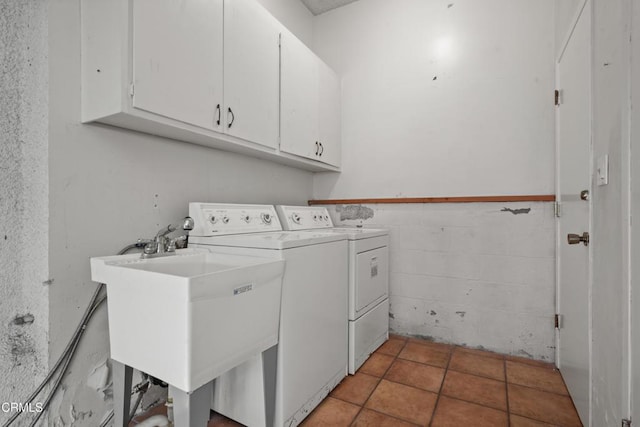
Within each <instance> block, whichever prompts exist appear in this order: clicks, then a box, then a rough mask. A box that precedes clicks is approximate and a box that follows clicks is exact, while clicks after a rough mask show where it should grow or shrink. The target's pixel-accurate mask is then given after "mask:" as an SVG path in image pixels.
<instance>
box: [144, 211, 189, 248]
mask: <svg viewBox="0 0 640 427" xmlns="http://www.w3.org/2000/svg"><path fill="white" fill-rule="evenodd" d="M177 229H178V226H176V225H172V224H169V225H167V226H166V227H162V228H161V229H160V231H158V233H157V234H156V237H154V238H153V240H151V241H149V242H148V243H147V244H146V245H145V247H144V250H143V251H142V255H141V257H142V258H155V257H161V256H167V255H173V254H175V252H176V246H177V245H178V243H182V242H185V241H186V240H187V235H186V234H184V235H181V236H178V237H175V238H173V239H170V238H168V237H167V234H169V233H172V232H174V231H176V230H177ZM182 229H183V230H184V231H189V230H193V219H192V218H191V217H185V218H184V220H183V222H182Z"/></svg>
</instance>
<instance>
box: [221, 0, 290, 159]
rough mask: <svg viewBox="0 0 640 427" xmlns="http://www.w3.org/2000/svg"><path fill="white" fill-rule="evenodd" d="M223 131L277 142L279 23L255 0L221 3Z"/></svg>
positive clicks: (270, 145) (265, 142) (228, 0)
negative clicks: (222, 6) (222, 17)
mask: <svg viewBox="0 0 640 427" xmlns="http://www.w3.org/2000/svg"><path fill="white" fill-rule="evenodd" d="M224 22H225V27H224V100H225V102H224V105H225V109H224V114H223V116H224V120H225V122H224V125H225V132H226V133H228V134H229V135H233V136H237V137H238V138H242V139H246V140H247V141H254V142H257V143H260V144H263V145H267V146H269V147H273V148H277V147H278V131H279V126H278V120H279V96H280V86H279V78H280V76H279V69H280V63H279V61H280V52H279V37H280V32H281V29H282V26H281V25H280V23H279V22H278V21H277V20H276V19H275V18H274V17H273V16H271V15H270V14H269V12H267V11H266V10H265V9H263V8H262V6H260V5H259V4H258V3H257V2H256V1H255V0H225V2H224Z"/></svg>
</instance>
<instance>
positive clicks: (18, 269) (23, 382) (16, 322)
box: [0, 0, 49, 424]
mask: <svg viewBox="0 0 640 427" xmlns="http://www.w3.org/2000/svg"><path fill="white" fill-rule="evenodd" d="M46 17H47V2H46V1H44V0H40V1H29V2H21V1H20V2H16V1H13V0H0V46H1V48H0V94H1V95H0V98H1V99H2V101H0V102H1V104H0V378H2V380H0V403H4V402H22V401H23V400H24V399H25V397H27V396H28V395H29V393H30V392H31V391H32V390H33V388H34V387H35V386H36V385H37V382H38V381H40V380H41V379H42V378H43V376H44V374H45V373H46V371H47V368H48V361H47V340H48V307H47V294H48V286H47V284H46V283H47V280H48V278H49V276H48V267H47V252H48V245H49V242H48V238H47V230H48V228H49V227H48V224H47V217H48V206H47V78H48V76H47V42H46V37H47V22H46ZM10 415H12V414H7V413H5V412H4V411H3V412H0V423H2V424H3V423H4V421H6V420H7V418H8V417H9V416H10Z"/></svg>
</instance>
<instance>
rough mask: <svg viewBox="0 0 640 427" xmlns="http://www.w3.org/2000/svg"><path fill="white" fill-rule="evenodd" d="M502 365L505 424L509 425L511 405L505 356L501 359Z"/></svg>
mask: <svg viewBox="0 0 640 427" xmlns="http://www.w3.org/2000/svg"><path fill="white" fill-rule="evenodd" d="M502 363H503V365H504V391H505V399H506V400H507V425H508V426H510V425H511V406H509V379H508V378H507V358H506V357H505V358H504V359H503V360H502Z"/></svg>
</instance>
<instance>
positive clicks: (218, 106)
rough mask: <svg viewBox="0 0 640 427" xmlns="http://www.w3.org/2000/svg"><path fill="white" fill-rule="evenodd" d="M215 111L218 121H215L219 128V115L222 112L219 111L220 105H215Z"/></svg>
mask: <svg viewBox="0 0 640 427" xmlns="http://www.w3.org/2000/svg"><path fill="white" fill-rule="evenodd" d="M216 111H217V112H218V120H216V124H217V125H218V126H220V114H221V113H222V111H220V104H218V105H216Z"/></svg>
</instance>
